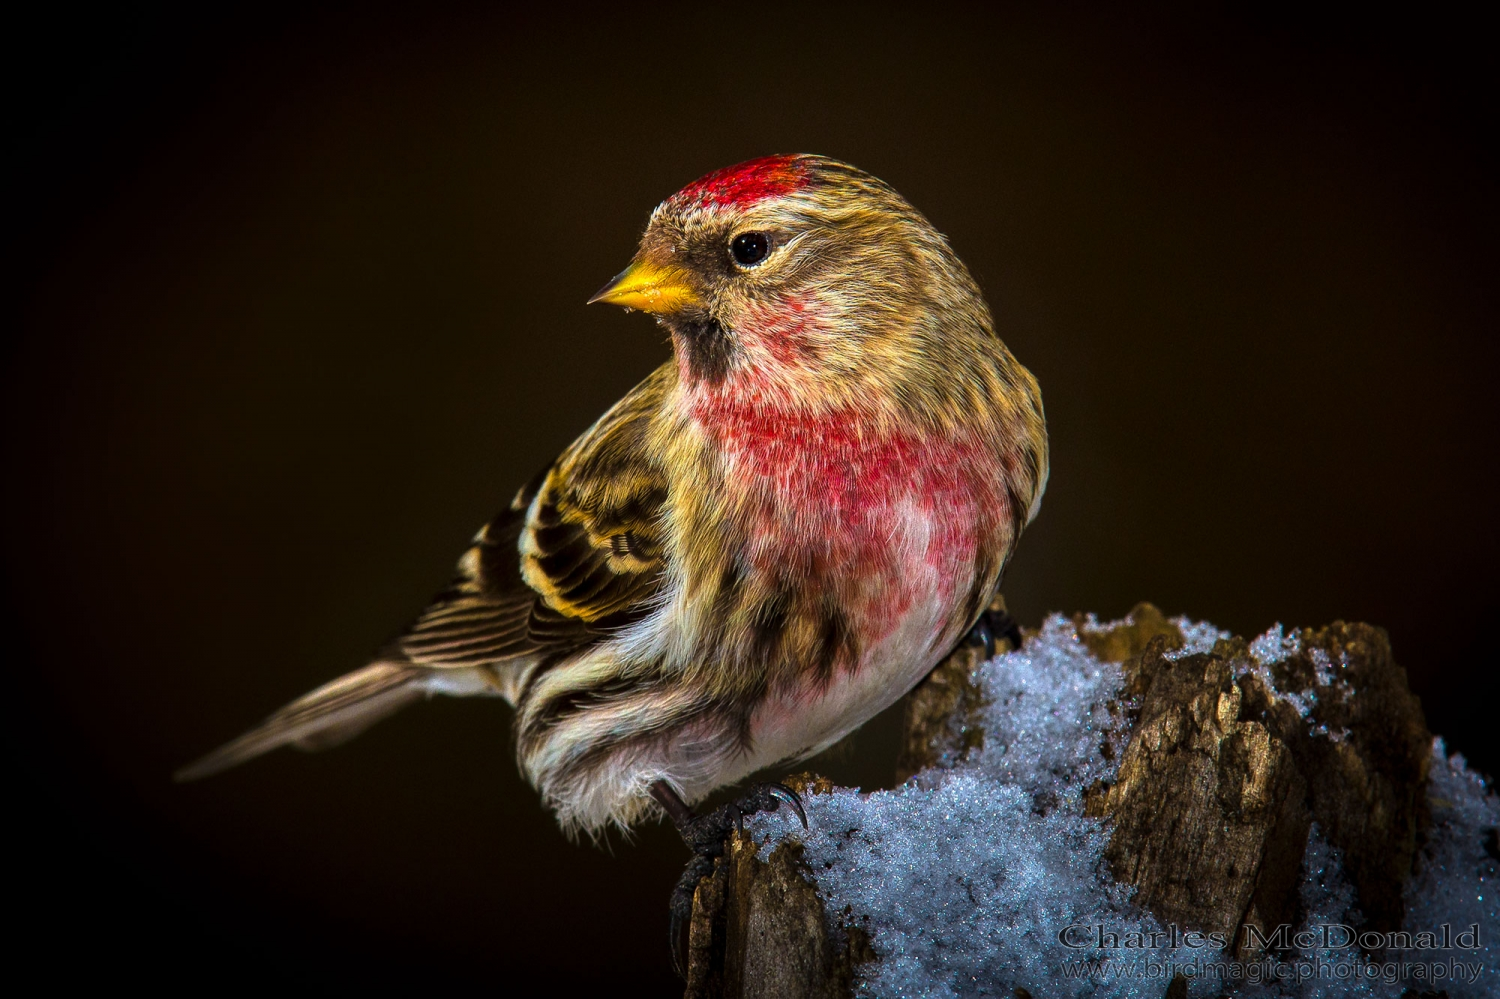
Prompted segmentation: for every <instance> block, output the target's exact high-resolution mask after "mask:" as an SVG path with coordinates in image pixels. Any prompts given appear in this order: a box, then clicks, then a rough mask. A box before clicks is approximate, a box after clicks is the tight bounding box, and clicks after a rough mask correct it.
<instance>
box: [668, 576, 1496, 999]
mask: <svg viewBox="0 0 1500 999" xmlns="http://www.w3.org/2000/svg"><path fill="white" fill-rule="evenodd" d="M905 710H906V731H905V740H904V744H903V748H902V754H901V758H900V761H899V764H898V778H899V779H902V780H904V781H905V783H903V784H902V785H901V786H900V787H897V788H895V789H893V790H891V791H878V792H874V793H870V794H861V793H859V792H858V791H856V790H851V789H846V788H835V787H833V786H832V785H830V784H829V783H828V782H827V781H826V780H821V779H818V778H813V777H812V776H811V775H804V776H802V777H799V778H791V779H790V782H791V783H793V784H794V785H795V786H797V787H798V789H799V790H800V791H801V792H802V793H803V796H804V799H805V803H806V805H807V811H808V818H809V821H810V823H811V828H810V830H808V831H806V832H804V831H802V830H801V829H800V827H797V826H796V825H795V820H792V822H791V823H790V824H789V823H788V821H787V819H786V817H785V816H784V815H781V814H780V813H778V814H776V815H771V816H763V817H760V818H757V819H756V820H754V821H753V822H751V823H750V826H749V832H747V833H745V834H741V835H739V836H738V837H736V839H735V840H734V841H733V843H732V844H731V846H730V849H729V850H728V851H727V852H726V855H725V857H724V858H722V859H721V861H720V862H719V864H718V866H717V868H716V870H715V873H714V875H713V876H712V877H710V878H705V879H704V881H703V882H702V883H701V884H700V886H699V889H698V893H697V895H696V897H695V910H694V916H693V926H692V934H691V953H690V971H689V984H688V993H687V994H688V996H689V997H717V996H725V997H736V999H738V997H751V996H757V997H758V996H778V997H803V996H807V997H813V996H817V997H825V996H826V997H834V996H849V995H871V996H887V995H891V996H896V995H899V996H957V995H992V996H1006V997H1022V996H1035V997H1037V999H1041V997H1045V996H1053V995H1058V996H1063V995H1066V996H1113V995H1119V996H1149V997H1151V999H1156V997H1162V996H1167V995H1170V996H1172V997H1173V999H1179V997H1181V999H1186V997H1189V996H1219V995H1222V994H1228V993H1233V994H1236V995H1247V996H1254V995H1278V996H1279V995H1313V994H1316V995H1325V996H1340V995H1350V996H1354V995H1384V994H1386V992H1387V991H1389V992H1390V994H1391V995H1392V996H1393V997H1394V996H1396V995H1398V994H1400V993H1401V992H1402V990H1403V988H1406V989H1410V990H1411V991H1410V994H1413V995H1415V994H1420V993H1424V992H1428V991H1431V992H1433V993H1434V994H1437V993H1439V992H1444V993H1446V995H1448V996H1449V997H1451V999H1458V997H1460V996H1487V995H1494V994H1500V968H1497V966H1496V958H1497V956H1500V954H1497V949H1496V948H1495V945H1494V938H1496V936H1497V935H1500V907H1497V905H1496V897H1495V894H1496V893H1495V889H1494V886H1493V884H1492V882H1494V881H1495V879H1496V876H1497V873H1500V872H1497V867H1500V864H1497V857H1496V853H1497V852H1500V851H1497V850H1496V847H1495V840H1496V833H1495V831H1494V830H1495V827H1496V826H1497V825H1500V804H1497V802H1496V798H1495V796H1494V795H1493V794H1491V793H1489V791H1488V789H1487V788H1486V787H1485V785H1484V782H1483V781H1482V780H1481V779H1480V778H1478V777H1477V775H1474V774H1472V773H1471V772H1469V771H1468V770H1467V769H1466V767H1465V766H1464V763H1463V760H1462V758H1460V757H1457V756H1455V757H1453V758H1451V759H1449V758H1447V756H1446V753H1445V752H1444V750H1443V747H1442V742H1441V740H1436V741H1435V740H1434V739H1433V738H1432V736H1431V734H1430V733H1429V732H1428V731H1427V728H1426V725H1425V723H1424V720H1423V716H1422V711H1421V706H1420V704H1419V703H1418V701H1417V699H1416V698H1415V697H1414V696H1413V695H1412V694H1411V692H1410V690H1409V689H1408V686H1407V681H1406V674H1405V671H1404V670H1402V669H1401V667H1400V666H1399V665H1397V664H1396V662H1395V661H1394V659H1393V658H1392V655H1391V649H1390V643H1389V640H1388V639H1387V637H1386V635H1385V633H1384V632H1383V631H1382V630H1380V629H1378V628H1374V627H1371V626H1369V625H1363V624H1345V623H1342V622H1339V623H1335V624H1333V625H1330V626H1328V627H1326V628H1321V629H1301V630H1294V631H1290V632H1285V631H1283V629H1282V628H1281V626H1280V625H1277V626H1276V627H1274V628H1273V629H1271V630H1270V631H1269V632H1267V633H1266V634H1264V635H1262V636H1260V637H1259V638H1257V639H1255V640H1254V641H1253V642H1248V643H1247V642H1245V641H1244V640H1243V639H1239V638H1232V637H1230V636H1229V635H1227V634H1226V633H1224V632H1221V631H1219V630H1217V629H1215V628H1213V627H1212V626H1211V625H1206V624H1201V623H1194V622H1191V621H1188V620H1186V619H1183V618H1176V619H1170V620H1169V619H1167V618H1165V617H1164V616H1163V615H1162V614H1161V612H1160V611H1158V610H1157V609H1156V608H1154V607H1152V606H1150V605H1149V604H1142V605H1140V606H1139V607H1137V608H1136V609H1135V610H1134V611H1132V612H1131V614H1130V616H1129V617H1127V618H1125V619H1124V620H1122V621H1117V622H1112V623H1107V624H1101V623H1099V622H1097V621H1096V620H1095V619H1094V618H1093V617H1092V616H1087V617H1085V616H1082V615H1080V616H1076V617H1074V618H1072V619H1069V618H1064V617H1062V616H1060V615H1054V616H1053V617H1051V618H1049V619H1048V620H1047V621H1046V622H1045V623H1044V625H1043V627H1042V628H1041V629H1040V630H1038V631H1035V632H1028V634H1027V637H1026V642H1025V646H1024V648H1022V649H1019V650H1012V651H1010V652H1008V653H1005V654H1002V655H999V656H996V657H995V658H993V659H991V660H989V661H987V662H986V661H983V655H982V654H981V653H980V652H979V651H978V650H976V649H972V648H964V649H960V650H959V651H958V652H956V653H955V654H954V655H953V656H951V657H950V658H949V659H948V660H947V661H945V662H944V663H943V664H942V665H940V666H939V667H938V668H937V669H935V670H934V671H933V673H932V674H931V675H930V676H929V677H928V678H927V679H926V680H924V681H923V682H922V684H920V685H919V686H918V687H917V689H916V690H914V691H913V692H912V693H911V695H909V697H908V700H907V704H906V709H905ZM1429 771H1430V772H1429ZM782 811H783V812H785V811H786V810H785V809H783V810H782ZM1486 882H1491V884H1487V883H1486ZM1444 925H1446V926H1448V927H1449V929H1447V930H1446V931H1444V930H1442V929H1441V927H1442V926H1444ZM1327 927H1341V928H1342V929H1341V930H1337V931H1335V933H1334V936H1333V937H1329V936H1328V934H1327V932H1326V928H1327ZM1470 927H1473V928H1474V932H1473V934H1472V935H1471V936H1467V937H1466V936H1462V935H1461V934H1462V933H1463V932H1464V931H1466V930H1468V929H1469V928H1470ZM1320 929H1322V930H1324V931H1325V932H1323V935H1322V936H1321V937H1320V936H1318V933H1317V932H1316V931H1319V930H1320ZM1278 931H1279V935H1278ZM1306 931H1313V932H1312V933H1311V935H1308V933H1307V932H1306ZM1298 932H1302V933H1303V935H1302V936H1298V935H1297V933H1298ZM1424 933H1425V934H1427V935H1425V936H1424V935H1423V934H1424ZM1340 934H1342V936H1341V935H1340ZM1443 934H1446V935H1443ZM1345 936H1347V937H1349V938H1350V939H1348V940H1345V939H1343V937H1345ZM1455 941H1456V942H1455ZM1470 944H1472V946H1469V945H1470ZM1320 962H1322V964H1326V966H1327V969H1329V970H1328V973H1327V974H1325V975H1323V977H1322V978H1318V977H1312V978H1310V979H1308V980H1306V981H1297V980H1295V976H1297V975H1301V974H1304V973H1307V974H1311V975H1313V976H1317V975H1319V974H1321V972H1318V971H1317V968H1318V967H1321V966H1322V964H1320ZM1440 962H1447V964H1443V965H1441V967H1439V963H1440ZM1304 967H1305V968H1310V969H1313V970H1312V971H1311V972H1303V971H1299V970H1297V969H1301V968H1304ZM1277 969H1281V970H1280V971H1277ZM1283 972H1285V973H1289V974H1292V975H1293V979H1292V980H1289V979H1288V978H1287V977H1286V974H1283ZM1330 976H1331V977H1330Z"/></svg>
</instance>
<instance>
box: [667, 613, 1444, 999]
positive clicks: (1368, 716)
mask: <svg viewBox="0 0 1500 999" xmlns="http://www.w3.org/2000/svg"><path fill="white" fill-rule="evenodd" d="M1075 627H1076V630H1077V633H1078V637H1079V639H1080V640H1081V641H1082V642H1083V643H1084V644H1086V645H1087V646H1088V648H1089V651H1090V652H1092V653H1093V654H1094V655H1095V656H1096V657H1097V658H1099V659H1101V660H1103V661H1106V662H1113V663H1119V664H1121V668H1122V670H1123V673H1124V676H1125V683H1124V686H1123V688H1122V690H1121V693H1120V696H1119V699H1118V700H1117V701H1116V702H1114V703H1112V704H1111V706H1110V707H1111V710H1112V711H1114V712H1118V713H1121V714H1123V715H1124V716H1125V717H1126V718H1127V719H1128V721H1129V722H1130V725H1129V729H1128V731H1129V737H1128V740H1127V741H1126V742H1125V744H1124V746H1123V749H1121V750H1116V749H1114V748H1112V747H1111V744H1110V743H1108V742H1107V741H1106V742H1104V743H1103V744H1102V745H1101V747H1100V752H1101V753H1102V754H1106V756H1107V755H1108V754H1110V753H1112V752H1116V751H1119V752H1121V755H1120V757H1119V759H1120V766H1119V770H1118V776H1117V778H1116V779H1115V780H1114V781H1113V782H1112V783H1110V784H1105V783H1104V782H1099V783H1096V784H1095V786H1093V787H1091V788H1090V789H1089V790H1088V791H1087V793H1086V794H1085V795H1084V810H1085V813H1086V814H1087V815H1090V816H1093V817H1096V818H1099V819H1101V820H1103V821H1104V822H1106V823H1107V828H1108V829H1109V831H1110V839H1109V845H1108V848H1107V850H1106V854H1105V856H1106V858H1107V861H1108V863H1109V867H1110V870H1111V872H1112V873H1113V875H1114V877H1115V878H1116V879H1117V880H1119V881H1121V882H1124V883H1128V884H1130V885H1133V886H1135V888H1136V894H1135V901H1136V902H1137V903H1138V904H1139V905H1140V906H1141V907H1142V908H1144V909H1146V910H1148V911H1150V912H1151V913H1152V914H1153V915H1154V916H1155V917H1156V918H1157V919H1158V920H1159V921H1160V922H1161V923H1162V924H1164V925H1165V924H1167V923H1176V924H1177V925H1178V926H1179V927H1181V928H1182V929H1183V930H1184V931H1185V930H1189V929H1193V930H1199V931H1201V932H1204V933H1208V932H1217V933H1223V934H1224V935H1225V938H1226V939H1228V940H1231V941H1234V944H1233V946H1232V951H1231V953H1232V954H1233V956H1236V957H1240V958H1249V957H1253V956H1254V954H1255V951H1256V949H1257V946H1256V944H1255V943H1254V941H1255V938H1256V935H1255V934H1249V933H1246V932H1243V928H1244V927H1245V926H1247V925H1248V926H1253V927H1254V928H1255V929H1256V930H1257V932H1258V933H1259V934H1260V938H1261V939H1264V938H1265V936H1266V935H1268V934H1269V933H1270V932H1271V931H1272V930H1273V928H1274V927H1275V926H1277V925H1279V924H1281V923H1293V924H1295V923H1296V916H1297V886H1298V884H1299V883H1300V880H1301V879H1300V870H1301V864H1302V857H1303V852H1304V849H1305V847H1306V844H1307V838H1308V830H1309V827H1310V824H1311V823H1313V822H1316V823H1318V825H1319V827H1320V828H1321V830H1322V831H1323V833H1324V835H1325V836H1326V837H1327V839H1328V841H1329V842H1330V843H1331V844H1332V845H1333V846H1334V847H1336V848H1337V849H1338V850H1340V851H1341V852H1342V854H1343V856H1344V859H1345V869H1346V871H1347V873H1348V876H1349V878H1350V881H1351V882H1352V884H1353V887H1354V890H1355V893H1356V895H1357V903H1358V906H1359V908H1360V910H1361V912H1362V913H1363V915H1364V917H1365V919H1366V921H1367V926H1368V928H1369V929H1376V930H1388V929H1396V928H1398V927H1399V926H1400V925H1401V919H1402V914H1403V908H1402V907H1403V902H1402V890H1403V887H1404V885H1405V883H1406V881H1407V879H1408V878H1409V877H1410V875H1411V873H1412V865H1413V859H1414V857H1415V855H1416V851H1417V849H1418V846H1419V841H1420V838H1421V835H1422V832H1423V830H1424V829H1425V828H1426V826H1427V823H1428V814H1427V803H1426V796H1425V782H1426V776H1427V766H1428V756H1429V753H1430V749H1431V745H1432V736H1431V734H1430V733H1429V732H1428V731H1427V727H1426V724H1425V722H1424V720H1423V716H1422V711H1421V706H1420V704H1419V702H1418V701H1417V698H1416V697H1415V696H1413V695H1412V694H1411V692H1410V690H1409V689H1408V686H1407V681H1406V673H1405V671H1404V670H1403V669H1402V668H1401V667H1400V666H1399V665H1397V664H1396V662H1395V661H1394V659H1393V658H1392V655H1391V649H1390V642H1389V640H1388V638H1387V637H1386V634H1385V632H1384V631H1382V630H1381V629H1379V628H1375V627H1371V626H1370V625H1365V624H1346V623H1343V622H1336V623H1334V624H1332V625H1329V626H1328V627H1326V628H1320V629H1316V630H1314V629H1303V630H1301V631H1298V632H1295V633H1293V634H1292V635H1291V636H1289V637H1288V638H1286V640H1284V641H1283V642H1282V643H1281V646H1280V647H1279V648H1277V649H1270V650H1267V649H1259V648H1258V649H1257V651H1258V652H1260V653H1262V654H1260V655H1258V656H1253V655H1252V654H1251V649H1250V646H1249V645H1248V644H1247V643H1246V642H1245V641H1244V640H1242V639H1238V638H1235V639H1228V640H1221V641H1219V642H1218V643H1217V644H1215V645H1214V647H1213V649H1212V650H1211V651H1209V652H1204V653H1199V654H1194V655H1180V654H1179V655H1174V654H1173V653H1175V652H1177V651H1178V650H1180V649H1182V648H1183V645H1184V639H1183V636H1182V634H1181V632H1180V631H1179V630H1178V628H1177V626H1176V625H1175V624H1173V623H1172V622H1171V621H1168V620H1167V619H1166V618H1165V617H1163V615H1162V614H1161V612H1160V611H1158V610H1157V609H1156V608H1155V607H1152V606H1151V605H1149V604H1142V605H1140V606H1139V607H1137V608H1136V609H1135V610H1134V611H1132V612H1131V614H1130V616H1129V617H1128V618H1127V619H1126V620H1125V621H1124V622H1121V623H1120V624H1118V625H1117V626H1114V627H1111V628H1107V629H1106V628H1099V627H1095V626H1090V625H1088V624H1087V622H1085V620H1084V619H1083V618H1081V617H1080V618H1076V619H1075ZM981 657H982V653H981V652H980V651H979V650H976V649H972V648H961V649H959V650H958V651H956V652H955V653H954V654H953V655H952V656H950V657H949V659H947V660H946V661H945V662H944V663H942V664H941V665H939V666H938V667H937V668H936V669H935V670H933V672H932V673H931V674H930V675H929V676H928V677H927V679H925V680H924V681H923V682H922V683H921V684H919V685H918V687H917V688H916V689H915V690H913V691H912V693H911V694H910V695H908V699H907V706H906V732H905V740H904V743H903V749H902V754H901V758H900V761H899V765H898V766H899V776H900V778H901V779H905V778H907V777H909V776H911V775H912V774H913V773H916V772H917V771H919V770H922V769H924V768H929V767H945V766H955V765H959V764H961V763H962V761H963V759H964V758H965V757H966V756H967V754H969V753H970V752H972V751H973V750H974V749H975V748H976V747H982V745H983V740H984V731H983V728H982V726H981V725H980V724H979V717H978V711H979V709H980V708H981V707H982V698H981V693H980V691H979V689H978V688H977V686H976V684H975V682H974V680H973V676H974V668H975V666H977V665H978V663H979V660H980V658H981ZM794 780H798V781H799V783H800V787H799V790H801V791H802V792H803V793H817V792H818V791H819V790H820V789H821V790H826V789H827V785H826V782H824V784H823V785H822V786H821V787H820V785H819V784H818V782H817V780H816V779H814V778H811V777H810V776H805V777H803V778H800V779H794ZM694 903H695V908H694V915H693V924H692V937H691V940H692V943H691V958H690V972H689V980H688V989H687V995H688V996H689V997H692V999H700V997H701V999H708V997H721V996H722V997H726V999H740V997H746V999H748V997H752V996H755V997H759V996H768V997H769V996H777V997H789V999H790V997H796V999H800V997H809V999H811V997H819V999H823V997H830V999H831V997H836V996H847V995H852V990H853V984H854V979H855V974H856V971H857V969H858V967H859V966H860V965H861V964H862V963H864V962H866V961H870V960H878V957H877V956H876V954H875V951H874V949H873V948H872V946H871V941H870V940H869V938H868V936H867V935H866V934H865V933H864V932H862V931H861V930H859V929H858V928H857V927H855V928H851V927H850V926H847V925H842V924H839V923H838V921H837V920H835V921H834V924H832V925H831V924H830V921H829V919H828V918H827V914H826V912H825V906H824V904H823V900H822V899H820V898H819V897H818V894H817V891H816V889H815V888H814V885H813V882H812V879H811V876H810V874H809V872H808V871H807V870H806V869H805V866H804V865H803V864H802V861H801V853H800V847H799V846H798V845H797V844H795V843H783V844H781V845H779V846H777V847H776V848H775V849H774V850H773V851H772V852H771V853H770V855H769V858H768V860H766V861H761V860H759V859H758V858H757V856H756V846H755V844H754V842H753V841H752V840H751V839H750V838H749V836H748V835H745V834H740V835H739V836H737V837H736V838H735V839H734V841H733V842H732V843H731V845H730V849H729V850H728V851H726V854H725V856H724V857H723V858H722V859H721V860H720V861H719V863H718V866H717V867H716V869H715V872H714V874H713V876H712V877H710V878H705V879H704V881H703V882H702V883H701V884H700V886H699V888H698V893H697V895H696V896H695V899H694ZM1178 987H1179V986H1178V983H1175V982H1174V983H1173V985H1172V988H1178ZM1184 987H1185V986H1184ZM1170 992H1171V989H1169V990H1168V993H1169V994H1170Z"/></svg>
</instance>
